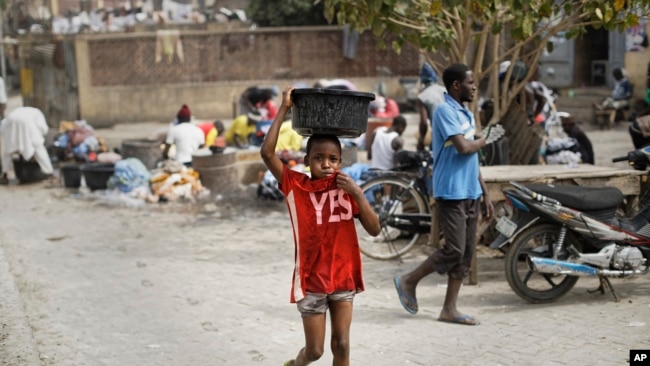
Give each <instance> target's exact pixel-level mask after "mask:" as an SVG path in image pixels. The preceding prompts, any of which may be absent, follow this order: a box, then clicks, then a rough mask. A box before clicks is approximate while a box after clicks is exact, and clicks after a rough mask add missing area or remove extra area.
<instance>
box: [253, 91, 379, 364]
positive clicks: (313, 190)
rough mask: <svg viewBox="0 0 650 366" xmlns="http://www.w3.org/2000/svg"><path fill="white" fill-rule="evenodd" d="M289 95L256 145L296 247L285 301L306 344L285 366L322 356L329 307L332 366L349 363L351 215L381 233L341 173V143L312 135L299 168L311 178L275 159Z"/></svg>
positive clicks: (357, 286) (355, 261)
mask: <svg viewBox="0 0 650 366" xmlns="http://www.w3.org/2000/svg"><path fill="white" fill-rule="evenodd" d="M292 90H293V88H292V87H287V88H286V89H285V91H284V92H283V93H282V105H281V106H280V110H279V111H278V114H277V116H276V117H275V119H274V120H273V124H272V125H271V127H270V128H269V131H268V133H267V135H266V137H265V138H264V142H263V143H262V147H261V153H262V158H263V159H264V163H265V164H266V166H267V167H268V168H269V170H270V171H271V173H272V174H273V176H275V178H276V179H277V181H278V186H279V187H280V189H281V190H282V193H284V196H285V197H286V202H287V207H288V208H289V215H290V217H291V223H292V226H293V236H294V242H295V268H294V272H293V284H292V289H291V302H292V303H297V307H298V311H300V313H301V315H302V321H303V328H304V332H305V343H306V345H305V347H303V348H302V349H301V350H300V352H298V356H297V357H296V358H295V359H294V360H290V361H287V362H285V365H289V366H302V365H308V364H310V363H311V362H314V361H316V360H318V359H319V358H320V357H321V356H322V355H323V348H324V343H325V324H326V318H325V312H326V311H327V309H328V308H329V310H330V316H331V318H332V320H331V323H332V332H331V333H332V339H331V343H330V344H331V347H332V354H333V356H334V365H349V363H350V346H349V345H350V342H349V335H350V324H351V322H352V300H353V299H354V295H355V294H356V293H358V292H361V291H363V289H364V286H363V279H362V276H361V254H360V252H359V243H358V239H357V234H356V231H355V224H354V217H353V216H358V218H359V220H360V221H361V224H362V225H363V227H364V229H365V230H366V231H367V232H368V233H369V234H370V235H373V236H376V235H378V234H379V232H380V230H381V228H380V226H379V219H378V218H377V215H376V214H375V212H374V211H373V209H372V208H371V207H370V204H369V203H368V201H367V200H366V199H365V197H364V195H363V192H362V190H361V188H360V187H359V186H358V185H357V184H356V183H355V182H354V180H353V179H352V178H350V177H349V176H348V175H346V174H343V173H341V172H340V171H339V168H340V167H341V143H340V141H339V139H338V138H337V137H336V136H333V135H313V136H311V137H310V138H309V140H308V141H307V151H306V153H307V155H306V156H305V165H306V166H309V169H310V172H311V177H309V176H307V175H306V174H303V173H300V172H296V171H293V170H291V169H290V168H289V167H287V166H285V165H284V164H283V163H282V161H281V160H280V158H279V157H278V156H277V155H276V153H275V145H276V144H277V141H278V134H279V131H280V126H281V125H282V122H283V121H284V118H285V115H286V113H287V111H288V110H289V109H290V108H291V106H292V105H293V102H292V101H291V92H292Z"/></svg>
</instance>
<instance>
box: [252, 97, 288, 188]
mask: <svg viewBox="0 0 650 366" xmlns="http://www.w3.org/2000/svg"><path fill="white" fill-rule="evenodd" d="M293 89H294V88H293V87H291V86H288V87H286V89H284V91H283V92H282V105H280V110H278V114H277V115H276V116H275V119H273V123H272V124H271V127H270V128H269V130H268V132H267V133H266V136H265V137H264V141H263V142H262V146H261V148H260V151H261V154H262V159H263V160H264V164H266V166H267V167H268V168H269V170H270V171H271V173H272V174H273V176H274V177H275V179H277V181H278V183H280V184H281V183H282V168H283V167H284V164H283V163H282V160H280V158H279V157H278V156H277V155H276V154H275V146H276V145H277V143H278V135H279V134H280V127H281V126H282V122H284V118H285V116H286V114H287V111H288V110H289V109H290V108H291V106H292V105H293V102H292V101H291V92H292V91H293Z"/></svg>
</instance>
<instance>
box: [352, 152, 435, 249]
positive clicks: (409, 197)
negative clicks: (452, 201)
mask: <svg viewBox="0 0 650 366" xmlns="http://www.w3.org/2000/svg"><path fill="white" fill-rule="evenodd" d="M396 161H397V162H398V165H397V167H395V168H393V169H391V170H372V171H371V172H370V174H372V178H370V179H369V180H367V181H366V182H365V183H363V184H362V185H361V189H362V190H363V193H364V195H365V196H366V198H367V199H368V202H370V205H371V206H372V207H373V209H374V211H375V213H376V214H377V216H379V222H380V224H381V233H380V234H379V235H378V236H376V237H373V236H370V235H368V234H367V233H366V231H365V230H363V228H362V227H359V226H358V227H357V233H359V249H360V250H361V253H363V254H364V255H366V256H368V257H370V258H374V259H380V260H389V259H396V258H400V257H401V256H403V255H404V254H406V253H408V252H409V251H410V250H411V249H413V247H414V246H415V244H416V243H417V242H418V241H419V240H420V238H421V237H423V236H424V234H428V233H430V232H431V209H430V206H429V199H430V195H429V189H428V185H427V180H428V181H431V179H430V177H429V174H430V169H429V168H430V167H431V165H432V157H431V153H430V152H429V151H421V152H414V151H405V150H404V151H399V152H397V154H396ZM357 225H361V224H360V223H357Z"/></svg>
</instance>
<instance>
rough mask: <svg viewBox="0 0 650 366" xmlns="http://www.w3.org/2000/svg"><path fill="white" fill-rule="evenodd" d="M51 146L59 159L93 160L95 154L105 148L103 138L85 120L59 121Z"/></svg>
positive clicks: (103, 150)
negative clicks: (57, 131)
mask: <svg viewBox="0 0 650 366" xmlns="http://www.w3.org/2000/svg"><path fill="white" fill-rule="evenodd" d="M53 146H54V148H55V150H56V151H55V153H56V154H55V157H56V158H57V159H58V160H59V161H71V160H73V161H79V162H93V161H96V160H97V154H99V153H102V152H105V151H106V150H107V148H106V144H105V143H104V141H103V139H101V138H100V137H98V136H96V135H95V129H94V128H93V127H92V126H91V125H89V124H88V123H87V122H86V121H85V120H79V121H74V122H72V121H61V123H59V133H58V134H57V135H56V136H55V138H54V143H53Z"/></svg>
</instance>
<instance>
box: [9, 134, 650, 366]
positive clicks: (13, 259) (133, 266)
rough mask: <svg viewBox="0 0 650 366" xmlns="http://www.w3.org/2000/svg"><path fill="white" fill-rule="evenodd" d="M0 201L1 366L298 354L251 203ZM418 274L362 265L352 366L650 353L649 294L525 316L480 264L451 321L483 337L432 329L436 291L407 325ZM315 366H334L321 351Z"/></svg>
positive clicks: (279, 259) (274, 226) (42, 190)
mask: <svg viewBox="0 0 650 366" xmlns="http://www.w3.org/2000/svg"><path fill="white" fill-rule="evenodd" d="M156 126H158V125H156ZM151 127H155V126H151ZM409 128H410V130H409V132H408V133H410V132H412V131H413V125H412V124H411V125H410V127H409ZM624 128H625V126H620V127H618V128H616V129H614V130H611V131H592V132H590V133H589V136H590V137H591V139H592V141H593V142H594V145H595V146H596V147H597V153H596V158H597V163H598V164H599V165H611V163H609V161H610V160H611V157H612V156H614V155H621V154H624V153H625V152H627V151H628V150H629V149H630V148H631V142H630V141H629V137H627V134H626V132H625V130H624ZM136 130H137V134H136V133H135V132H134V131H136ZM150 130H151V128H150V126H138V127H131V128H130V129H129V128H128V127H125V126H118V127H116V128H113V129H111V131H112V133H113V135H111V131H108V130H106V131H102V135H104V136H107V137H109V136H110V138H111V139H116V140H117V139H119V136H123V135H124V132H125V131H128V132H129V136H132V137H142V136H143V135H142V133H145V132H148V131H150ZM117 131H119V132H117ZM408 133H407V135H408ZM530 169H534V167H530ZM0 201H1V202H3V204H2V205H1V206H0V217H2V219H1V220H0V286H2V287H1V289H2V295H0V364H3V365H21V366H22V365H48V366H49V365H57V366H58V365H281V364H282V362H283V361H284V360H285V359H288V358H290V357H293V356H294V355H295V353H296V351H297V350H298V349H299V347H300V345H301V344H302V341H303V338H302V337H303V336H302V329H301V321H300V317H299V314H298V312H297V311H296V310H295V307H294V306H293V305H291V304H289V302H288V299H289V285H290V282H289V281H290V276H291V269H292V262H293V253H294V252H293V243H292V236H291V229H290V224H289V220H288V215H287V212H286V208H285V207H284V204H283V203H273V202H261V201H258V200H256V199H255V194H254V189H253V188H250V187H249V188H247V189H244V190H243V191H242V194H241V196H239V197H235V199H234V200H222V201H216V202H210V203H208V204H201V205H190V204H155V205H139V206H138V205H125V204H124V202H118V201H111V200H107V199H104V198H103V197H102V196H101V195H87V194H86V195H84V194H79V193H78V192H76V191H68V190H66V189H64V188H62V187H60V186H57V185H50V184H48V183H45V182H44V183H38V184H32V185H19V186H14V187H7V186H2V187H0ZM423 258H424V256H423V254H422V252H420V251H418V252H414V253H413V254H412V255H410V256H409V257H407V258H405V259H404V262H403V263H399V262H395V261H388V262H382V261H374V260H369V259H367V258H364V276H365V280H366V287H367V291H366V292H365V293H363V294H360V295H359V296H358V297H357V299H356V300H355V315H354V320H353V329H352V361H353V364H355V365H380V366H381V365H451V364H459V365H475V364H479V365H483V364H485V365H497V364H501V365H523V364H545V365H562V364H596V365H597V364H602V365H605V364H609V365H611V364H624V362H625V359H626V357H627V355H628V351H629V349H633V348H647V344H649V343H650V336H648V325H647V322H648V320H649V319H650V316H649V314H650V279H648V278H645V277H644V278H638V279H634V280H615V281H614V286H615V287H616V289H617V290H618V291H619V294H620V295H621V296H622V298H623V299H624V300H623V301H621V302H619V303H616V302H614V301H613V300H612V298H611V296H609V295H606V296H601V295H598V294H588V293H586V291H585V290H586V289H590V288H594V287H596V282H595V281H593V280H590V279H582V280H581V281H579V283H578V285H577V287H576V288H575V289H574V290H573V291H572V292H571V293H570V294H568V295H567V296H566V297H565V298H563V299H561V300H560V301H558V302H557V303H554V304H549V305H543V306H533V305H530V304H528V303H525V302H524V301H522V300H520V299H519V298H518V297H517V296H516V295H514V293H513V292H512V291H511V290H510V289H509V287H508V285H507V283H506V282H505V279H504V275H503V266H502V259H501V258H498V257H497V258H493V257H492V255H491V254H483V255H481V257H480V259H479V284H478V285H477V286H464V288H463V290H462V292H461V305H462V309H464V310H465V311H467V312H469V313H471V314H474V315H475V316H477V317H478V318H480V319H481V320H482V323H483V324H481V325H480V326H479V327H474V328H469V327H461V326H455V325H448V324H442V323H438V322H434V321H433V319H435V317H436V316H437V314H438V312H439V308H440V306H441V304H442V298H443V296H444V291H445V279H444V277H441V276H430V278H427V279H426V280H425V281H424V282H423V283H422V285H421V287H420V288H419V293H418V295H419V296H418V298H419V301H420V304H421V305H420V306H421V311H420V314H418V315H417V316H410V315H409V314H406V313H405V312H404V311H403V310H402V308H401V306H400V305H399V303H398V301H397V298H396V296H395V293H394V292H395V291H394V288H393V285H392V277H393V276H394V275H396V274H399V273H403V272H405V271H408V270H410V269H411V268H413V267H414V266H415V265H416V264H417V263H418V262H419V261H421V260H422V259H423ZM581 360H582V361H585V362H580V361H581ZM316 364H319V365H325V364H331V356H330V355H329V351H328V347H327V345H326V352H325V356H324V357H323V359H322V360H321V361H319V362H317V363H316Z"/></svg>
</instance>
